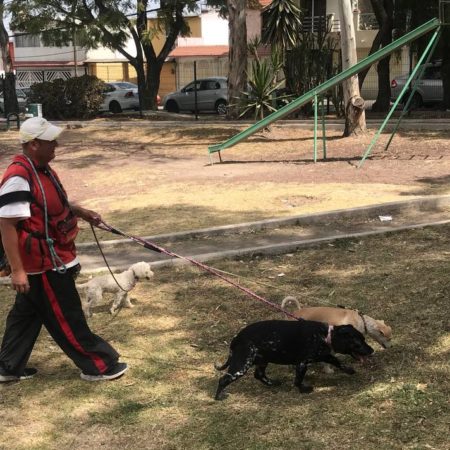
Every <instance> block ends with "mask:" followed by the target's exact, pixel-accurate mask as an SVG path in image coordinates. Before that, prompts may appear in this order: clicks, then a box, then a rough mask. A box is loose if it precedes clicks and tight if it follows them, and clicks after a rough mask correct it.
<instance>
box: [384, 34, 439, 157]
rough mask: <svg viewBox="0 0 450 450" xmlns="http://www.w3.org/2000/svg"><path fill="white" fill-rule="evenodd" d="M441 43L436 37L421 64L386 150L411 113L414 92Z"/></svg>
mask: <svg viewBox="0 0 450 450" xmlns="http://www.w3.org/2000/svg"><path fill="white" fill-rule="evenodd" d="M438 43H439V39H436V40H435V41H434V44H433V47H432V49H431V50H430V51H429V53H428V56H427V59H426V60H425V63H424V64H422V65H421V67H420V70H419V72H418V75H417V78H416V80H415V81H414V83H413V87H412V89H411V92H410V93H409V97H408V100H407V101H406V102H405V106H404V107H403V111H402V113H401V114H400V117H399V118H398V120H397V123H396V125H395V127H394V131H393V132H392V134H391V137H390V138H389V141H388V143H387V144H386V147H385V148H384V151H386V150H387V149H388V148H389V146H390V145H391V142H392V139H394V135H395V133H396V132H397V130H398V127H399V126H400V123H401V121H402V120H403V117H405V116H406V114H407V113H409V105H410V104H411V101H412V99H413V97H414V94H415V93H416V91H417V87H418V86H419V81H420V80H421V79H422V76H423V73H424V72H425V66H426V65H427V64H428V63H429V62H430V59H431V57H432V56H433V53H434V50H435V49H436V46H437V44H438Z"/></svg>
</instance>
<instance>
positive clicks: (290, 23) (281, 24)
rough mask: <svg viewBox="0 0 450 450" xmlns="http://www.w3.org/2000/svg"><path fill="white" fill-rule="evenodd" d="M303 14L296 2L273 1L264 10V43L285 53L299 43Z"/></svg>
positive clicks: (293, 0)
mask: <svg viewBox="0 0 450 450" xmlns="http://www.w3.org/2000/svg"><path fill="white" fill-rule="evenodd" d="M300 14H301V12H300V8H299V7H298V6H297V2H296V1H295V0H273V1H272V3H270V5H268V6H267V7H266V8H264V9H263V12H262V18H263V23H264V28H263V32H262V42H263V43H264V44H271V45H273V46H275V47H278V49H279V50H280V51H281V52H282V53H284V51H285V50H287V49H289V48H291V47H294V46H295V45H296V44H297V42H298V36H299V34H300V29H301V15H300Z"/></svg>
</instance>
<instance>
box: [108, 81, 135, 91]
mask: <svg viewBox="0 0 450 450" xmlns="http://www.w3.org/2000/svg"><path fill="white" fill-rule="evenodd" d="M114 86H116V87H117V88H119V89H137V85H136V84H133V83H128V82H126V81H121V82H119V83H114Z"/></svg>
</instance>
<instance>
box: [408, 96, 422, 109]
mask: <svg viewBox="0 0 450 450" xmlns="http://www.w3.org/2000/svg"><path fill="white" fill-rule="evenodd" d="M422 106H423V99H422V96H421V95H420V94H419V93H417V92H416V93H415V94H414V95H413V98H412V99H411V103H410V104H409V107H410V109H417V108H421V107H422Z"/></svg>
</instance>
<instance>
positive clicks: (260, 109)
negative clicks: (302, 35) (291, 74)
mask: <svg viewBox="0 0 450 450" xmlns="http://www.w3.org/2000/svg"><path fill="white" fill-rule="evenodd" d="M260 47H261V41H260V40H259V39H258V38H255V39H253V40H251V41H250V42H249V43H248V53H249V55H251V56H252V58H253V61H252V63H251V70H250V71H249V72H247V78H248V83H247V85H248V90H247V91H244V92H242V97H241V110H242V112H241V114H240V117H243V116H248V115H250V114H252V115H254V118H255V120H258V119H263V118H264V116H265V115H266V114H267V113H271V112H273V111H276V110H277V101H280V100H283V99H284V98H285V97H286V96H280V97H276V93H277V90H278V89H280V87H281V86H282V85H283V84H284V79H282V80H278V75H279V73H280V72H281V69H282V68H283V58H282V55H281V52H280V51H279V50H278V49H276V48H275V49H274V48H273V49H272V53H271V55H270V58H265V59H262V58H261V57H260V56H259V54H258V49H259V48H260Z"/></svg>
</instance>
